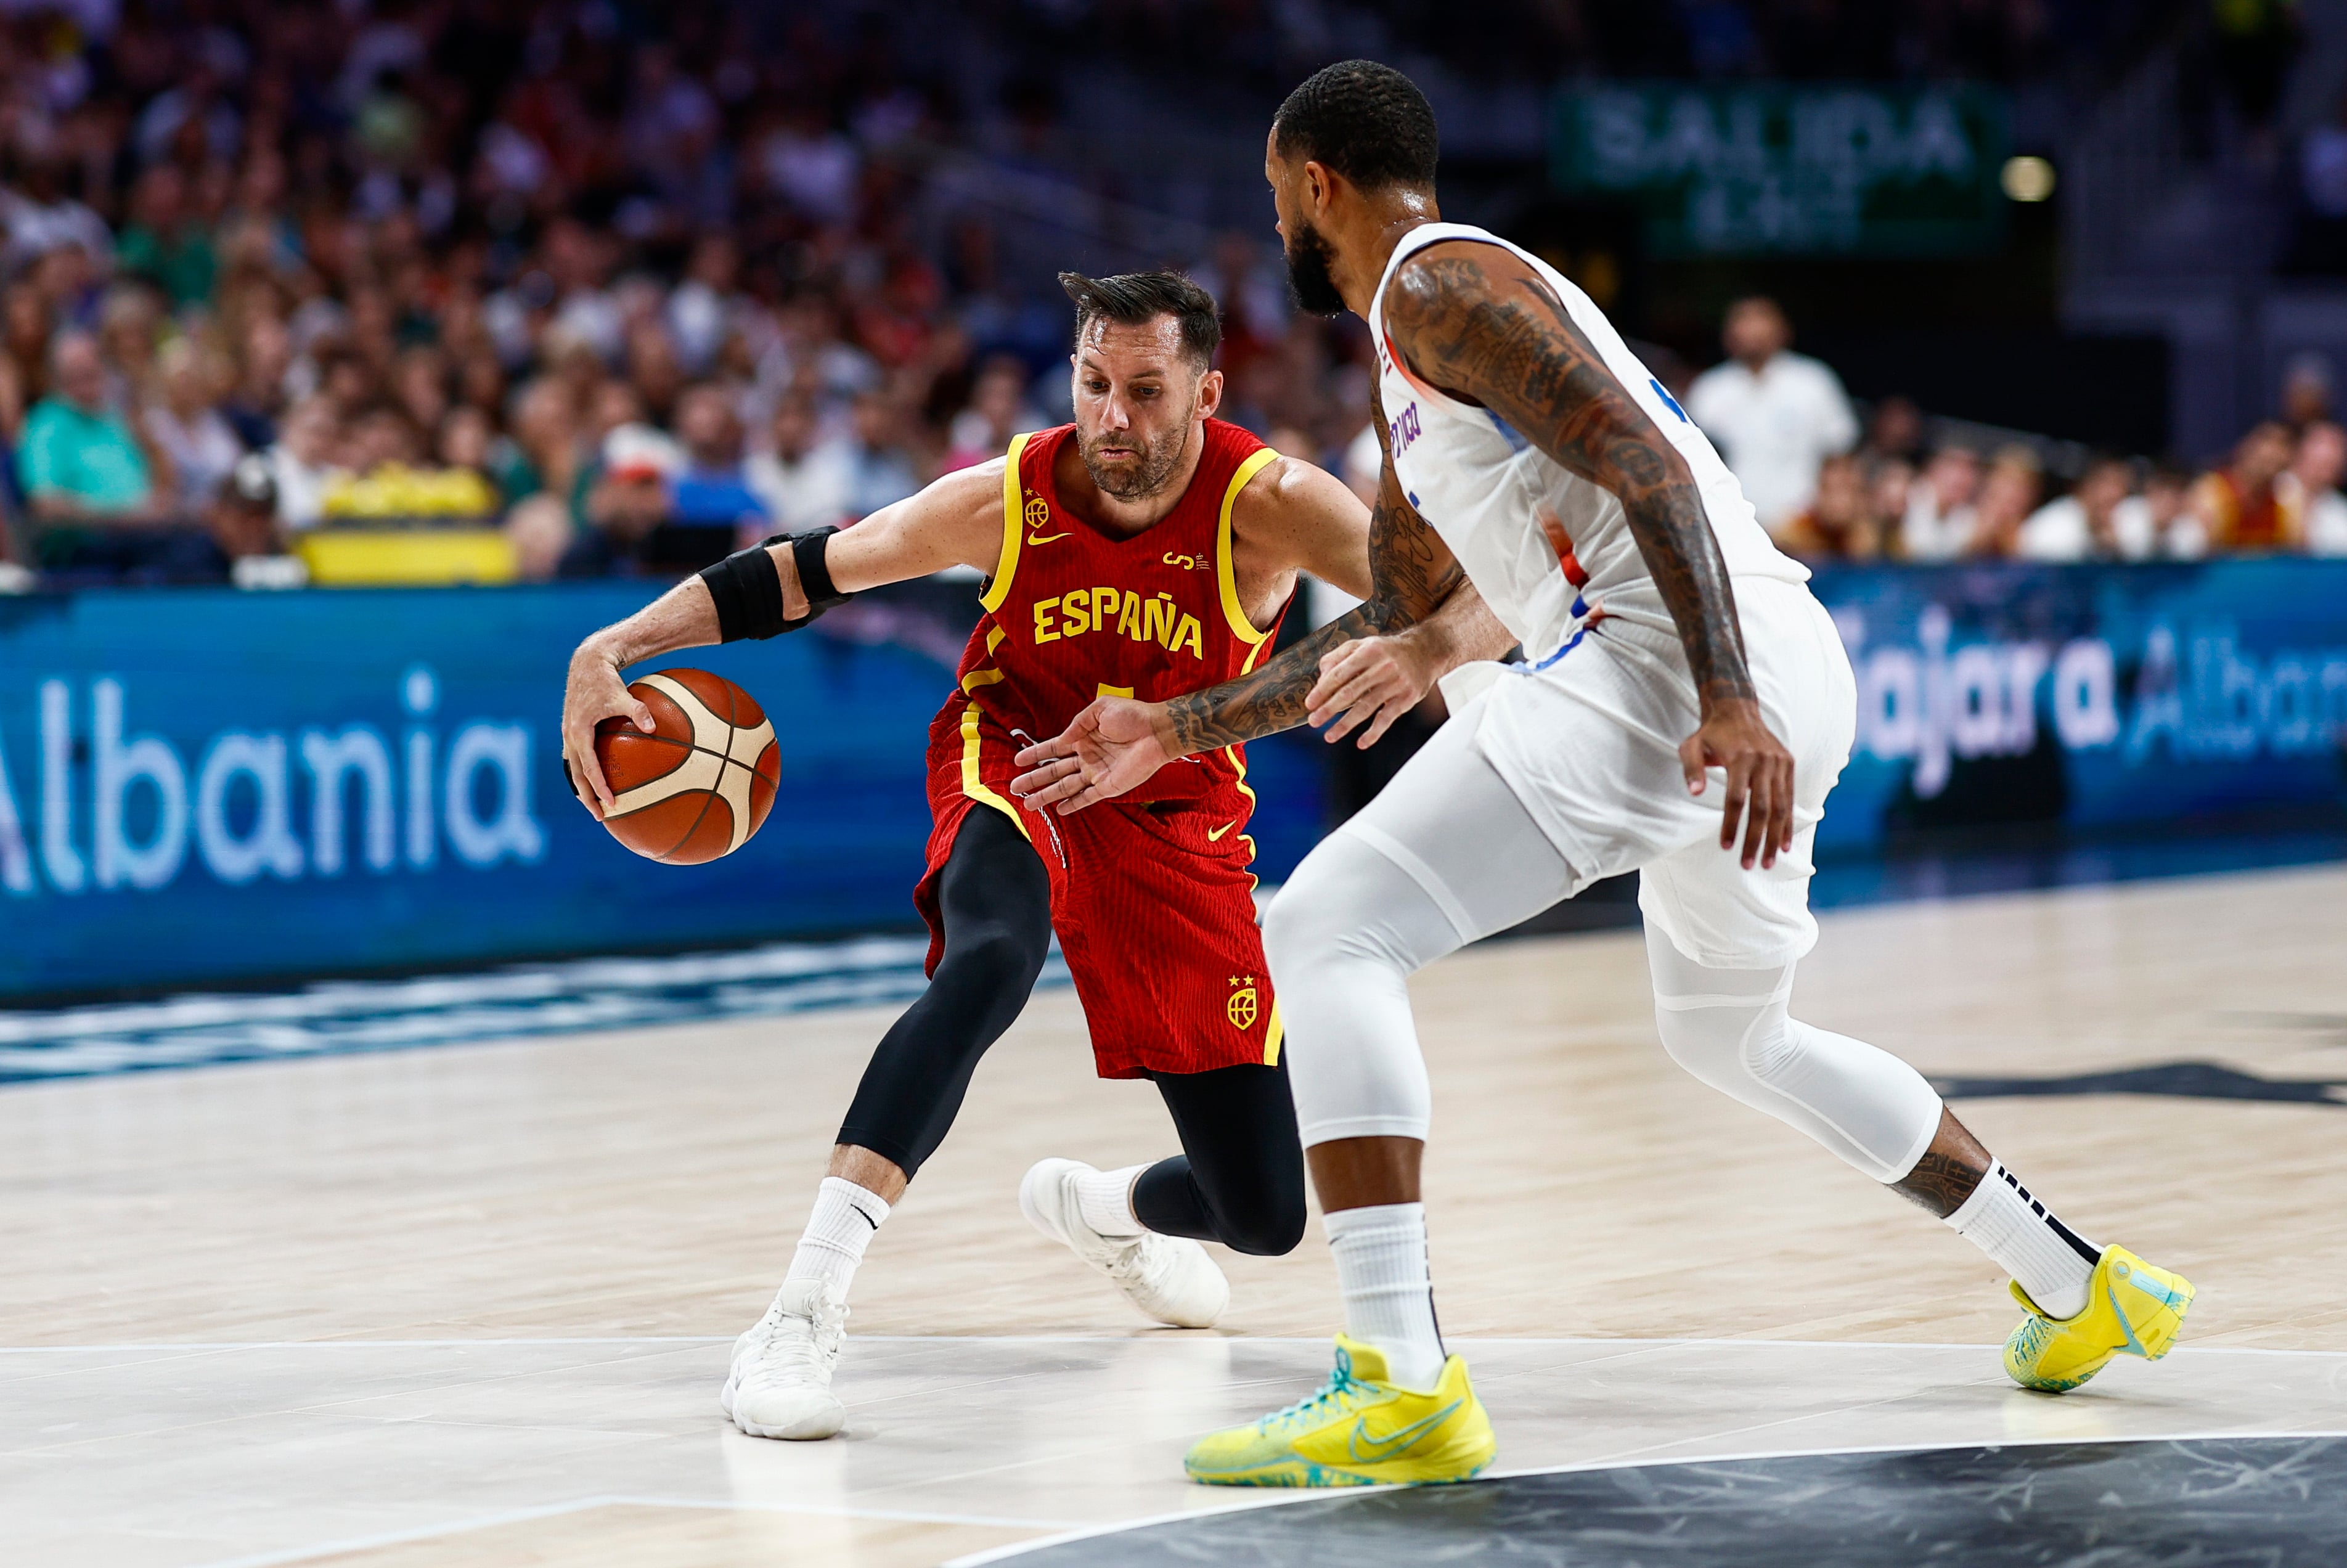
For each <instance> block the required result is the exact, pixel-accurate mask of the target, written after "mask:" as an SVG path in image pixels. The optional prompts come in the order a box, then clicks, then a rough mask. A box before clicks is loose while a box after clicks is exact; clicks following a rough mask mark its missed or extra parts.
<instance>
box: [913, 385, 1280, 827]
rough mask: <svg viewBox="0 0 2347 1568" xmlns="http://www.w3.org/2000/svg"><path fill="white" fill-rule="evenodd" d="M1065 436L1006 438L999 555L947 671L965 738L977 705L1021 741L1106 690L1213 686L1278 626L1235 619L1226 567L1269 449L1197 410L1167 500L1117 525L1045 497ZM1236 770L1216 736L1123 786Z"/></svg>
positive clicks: (1161, 788)
mask: <svg viewBox="0 0 2347 1568" xmlns="http://www.w3.org/2000/svg"><path fill="white" fill-rule="evenodd" d="M1074 436H1075V426H1073V425H1061V426H1060V427H1059V428H1058V429H1056V430H1045V431H1040V432H1038V433H1036V434H1034V435H1031V436H1020V437H1019V438H1018V439H1017V440H1015V441H1013V442H1012V443H1011V444H1010V461H1009V463H1008V465H1007V466H1005V468H1004V472H1003V485H1002V553H1001V555H1000V557H999V560H998V563H997V565H996V567H995V573H994V576H993V578H992V579H989V581H988V583H987V585H986V589H985V592H984V593H983V594H982V595H981V596H980V599H979V602H980V603H981V604H982V605H983V606H984V607H985V611H986V613H985V615H984V617H983V618H982V619H981V620H979V623H978V629H977V630H975V631H974V632H972V633H971V635H970V640H969V648H968V649H967V650H966V651H964V652H963V654H962V659H961V668H960V670H959V671H958V675H959V677H960V682H961V689H962V692H963V693H964V694H965V695H966V697H967V698H968V700H969V703H970V709H971V714H970V717H969V721H968V724H967V725H966V728H967V729H968V733H969V734H970V735H971V736H972V740H971V744H972V746H973V748H974V747H975V746H976V744H977V741H976V739H975V736H976V733H977V730H976V725H977V723H978V719H979V716H980V715H982V717H983V718H984V719H985V720H989V721H991V722H992V724H993V727H994V728H995V729H996V730H997V731H999V733H1002V734H1004V735H1007V736H1009V737H1010V738H1011V739H1013V740H1015V741H1017V742H1019V743H1020V744H1022V745H1023V744H1026V743H1028V742H1029V741H1030V739H1031V740H1046V739H1049V738H1050V737H1051V736H1053V735H1056V734H1058V733H1060V732H1061V731H1062V730H1064V729H1066V728H1067V726H1068V722H1069V721H1070V720H1071V719H1073V718H1074V717H1075V716H1076V714H1078V713H1079V712H1082V711H1083V709H1084V708H1085V706H1086V705H1087V704H1089V703H1090V702H1092V700H1093V699H1094V698H1096V697H1100V696H1102V695H1104V694H1107V693H1115V694H1117V695H1120V696H1126V697H1137V698H1139V699H1141V700H1142V701H1143V702H1165V701H1167V700H1169V699H1171V698H1174V697H1179V696H1181V695H1183V694H1184V693H1185V692H1196V691H1200V690H1202V689H1204V688H1205V687H1208V686H1214V685H1217V684H1220V683H1221V682H1225V681H1228V680H1231V679H1232V678H1234V677H1235V676H1238V675H1243V674H1245V672H1246V671H1250V670H1252V669H1254V668H1255V665H1256V664H1257V663H1258V662H1259V661H1261V660H1262V659H1263V657H1264V656H1265V655H1266V654H1267V653H1268V652H1269V651H1270V650H1271V644H1272V639H1273V637H1274V636H1275V635H1276V632H1277V631H1278V621H1277V620H1276V619H1275V620H1274V621H1273V624H1272V626H1271V628H1270V629H1269V630H1256V629H1255V625H1254V623H1253V622H1252V621H1250V620H1248V619H1247V614H1246V610H1245V607H1244V606H1243V605H1241V604H1240V603H1239V597H1238V589H1237V587H1236V585H1235V581H1234V579H1233V577H1232V570H1231V507H1232V506H1233V504H1234V503H1235V501H1236V500H1237V499H1238V494H1239V492H1240V491H1241V490H1243V489H1245V487H1246V484H1247V481H1248V480H1250V479H1252V478H1254V477H1255V475H1256V474H1258V473H1260V472H1261V471H1262V470H1263V468H1264V466H1266V464H1269V463H1270V462H1272V461H1273V460H1274V459H1275V458H1276V457H1277V456H1278V454H1277V453H1276V452H1274V451H1273V450H1272V449H1271V448H1270V447H1268V446H1265V445H1264V444H1263V443H1262V442H1260V441H1258V440H1256V439H1255V437H1254V436H1251V435H1249V434H1248V433H1247V432H1246V431H1245V430H1244V429H1242V428H1240V427H1239V426H1238V425H1227V424H1225V423H1224V422H1223V421H1221V420H1219V419H1210V420H1208V421H1206V424H1205V450H1204V453H1203V454H1202V455H1201V456H1200V457H1199V460H1198V469H1197V472H1196V473H1195V474H1194V475H1193V476H1192V477H1191V479H1190V485H1189V488H1188V489H1186V490H1185V491H1184V492H1183V495H1182V499H1181V500H1180V501H1179V502H1177V503H1176V504H1175V505H1174V507H1173V511H1172V512H1170V513H1168V514H1167V515H1166V516H1165V518H1163V519H1162V520H1161V521H1159V522H1158V523H1156V524H1155V525H1154V526H1153V527H1151V528H1144V529H1143V530H1142V531H1141V532H1140V533H1137V534H1133V535H1130V536H1119V535H1116V534H1112V533H1110V532H1107V531H1105V530H1103V529H1101V528H1094V527H1093V526H1092V524H1090V523H1088V522H1086V521H1084V520H1083V519H1082V518H1079V517H1076V516H1074V515H1073V514H1071V513H1070V512H1068V511H1066V510H1065V509H1063V508H1062V507H1061V505H1060V497H1059V489H1058V487H1057V486H1056V485H1055V484H1054V482H1053V480H1052V466H1053V464H1054V463H1055V462H1056V461H1057V460H1058V457H1059V455H1060V449H1061V446H1062V445H1063V444H1065V443H1066V442H1068V441H1071V440H1072V439H1074ZM1285 613H1286V611H1285V608H1284V607H1283V610H1282V614H1283V615H1284V614H1285ZM1245 775H1246V764H1245V756H1244V753H1242V751H1241V749H1240V748H1239V747H1236V746H1225V747H1223V748H1220V749H1219V750H1216V751H1213V752H1204V753H1199V754H1197V755H1195V756H1193V757H1187V758H1184V760H1183V761H1182V762H1179V763H1176V764H1173V765H1172V766H1169V767H1165V768H1162V769H1160V770H1159V771H1158V773H1157V775H1156V776H1155V777H1154V778H1153V779H1151V780H1150V781H1149V782H1148V783H1147V784H1143V785H1142V786H1141V787H1140V788H1139V789H1137V790H1135V791H1134V792H1133V794H1130V795H1127V796H1125V797H1123V798H1124V799H1126V800H1127V801H1128V802H1131V803H1133V804H1143V803H1147V802H1153V801H1188V800H1203V799H1204V798H1205V797H1207V796H1209V795H1212V794H1214V793H1216V792H1217V791H1218V790H1224V789H1230V788H1234V787H1236V788H1244V787H1245V786H1244V785H1243V784H1240V781H1241V780H1242V779H1244V778H1245ZM1013 815H1014V816H1015V815H1016V814H1015V813H1014V814H1013Z"/></svg>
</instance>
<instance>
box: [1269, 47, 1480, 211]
mask: <svg viewBox="0 0 2347 1568" xmlns="http://www.w3.org/2000/svg"><path fill="white" fill-rule="evenodd" d="M1271 128H1272V135H1273V136H1274V137H1275V138H1276V143H1275V145H1276V146H1277V148H1278V149H1279V155H1280V157H1282V158H1288V159H1310V160H1312V161H1313V162H1315V163H1322V164H1326V165H1327V167H1329V168H1330V169H1335V170H1336V171H1337V173H1339V174H1341V175H1343V176H1344V177H1345V178H1346V179H1349V180H1351V181H1352V182H1353V183H1354V184H1356V185H1358V186H1359V187H1360V188H1361V189H1362V190H1388V189H1390V188H1391V187H1394V186H1397V185H1399V186H1407V187H1409V189H1411V190H1433V189H1434V164H1435V159H1436V158H1437V156H1438V155H1439V154H1440V142H1439V140H1438V138H1437V137H1436V135H1435V130H1434V106H1433V105H1432V104H1430V103H1428V102H1427V101H1426V95H1425V94H1424V93H1422V92H1419V90H1418V84H1417V83H1416V82H1413V81H1411V80H1410V79H1409V77H1405V76H1403V75H1402V74H1401V73H1400V72H1399V71H1397V70H1395V69H1394V68H1393V67H1391V66H1381V65H1379V64H1378V63H1377V62H1376V61H1375V60H1344V61H1341V62H1339V63H1338V64H1337V65H1333V66H1330V67H1327V68H1326V69H1324V70H1320V71H1316V72H1314V73H1313V74H1312V76H1311V77H1308V78H1307V79H1306V81H1305V83H1304V85H1303V86H1302V87H1297V88H1296V90H1295V91H1294V92H1292V93H1290V94H1288V95H1287V101H1286V103H1284V104H1281V105H1280V106H1279V113H1278V114H1276V115H1275V116H1273V117H1272V121H1271Z"/></svg>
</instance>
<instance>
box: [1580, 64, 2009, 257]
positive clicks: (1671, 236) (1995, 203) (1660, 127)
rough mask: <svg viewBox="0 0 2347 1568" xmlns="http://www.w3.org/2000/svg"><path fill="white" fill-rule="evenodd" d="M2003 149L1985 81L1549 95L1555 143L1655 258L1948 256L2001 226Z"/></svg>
mask: <svg viewBox="0 0 2347 1568" xmlns="http://www.w3.org/2000/svg"><path fill="white" fill-rule="evenodd" d="M2005 146H2006V138H2005V97H2004V94H2003V93H2002V92H1999V91H1997V90H1995V89H1994V88H1990V87H1973V86H1966V85H1942V86H1932V87H1867V86H1852V87H1835V86H1804V87H1785V86H1773V87H1771V86H1759V87H1699V86H1693V85H1689V84H1685V83H1609V84H1605V85H1602V86H1576V87H1565V88H1563V89H1560V90H1559V92H1558V93H1557V95H1556V98H1555V101H1554V105H1553V110H1552V118H1551V124H1550V139H1549V154H1550V174H1551V178H1552V179H1553V181H1554V182H1555V184H1556V185H1557V187H1558V188H1559V189H1560V190H1566V191H1570V192H1573V193H1576V194H1583V195H1591V194H1594V195H1611V196H1622V197H1629V198H1632V199H1634V200H1636V201H1637V202H1638V203H1639V205H1640V206H1641V207H1642V208H1643V209H1644V210H1645V214H1646V241H1647V244H1648V246H1649V247H1650V248H1651V249H1652V250H1653V251H1654V252H1655V254H1657V255H1663V256H1691V255H1751V254H1765V253H1777V254H1791V255H1829V254H1844V255H1851V254H1854V255H1875V256H1944V255H1956V254H1963V253H1965V252H1977V251H1985V250H1989V249H1992V248H1993V247H1994V246H1995V245H1996V244H1997V243H1998V241H2000V240H2001V239H2002V238H2003V237H2004V194H2003V192H2002V191H2001V190H1999V188H1998V176H1999V172H2000V170H2001V169H2002V167H2003V165H2004V158H2005Z"/></svg>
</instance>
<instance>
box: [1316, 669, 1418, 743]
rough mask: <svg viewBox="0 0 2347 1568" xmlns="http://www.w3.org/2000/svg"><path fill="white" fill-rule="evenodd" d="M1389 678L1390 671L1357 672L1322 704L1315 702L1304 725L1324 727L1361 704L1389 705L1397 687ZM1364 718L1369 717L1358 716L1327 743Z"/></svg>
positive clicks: (1332, 735)
mask: <svg viewBox="0 0 2347 1568" xmlns="http://www.w3.org/2000/svg"><path fill="white" fill-rule="evenodd" d="M1390 674H1391V671H1387V670H1385V669H1382V668H1377V669H1369V670H1363V671H1358V672H1357V673H1355V674H1354V675H1353V676H1352V677H1351V678H1350V679H1348V680H1347V681H1346V682H1345V683H1344V684H1343V685H1341V686H1338V687H1337V688H1336V689H1335V690H1334V691H1332V692H1329V693H1328V695H1327V699H1326V700H1325V701H1322V702H1314V703H1313V704H1312V707H1311V709H1310V711H1309V712H1307V713H1306V714H1305V718H1306V720H1307V722H1308V723H1312V724H1314V725H1320V724H1325V723H1327V722H1328V721H1329V720H1331V719H1334V718H1337V716H1338V715H1340V714H1345V713H1348V712H1351V711H1352V710H1355V709H1358V708H1360V707H1362V706H1363V705H1364V704H1367V705H1368V706H1371V707H1374V706H1376V705H1377V704H1378V703H1379V702H1387V701H1389V699H1390V697H1391V695H1392V692H1391V688H1392V687H1394V686H1395V685H1397V684H1398V683H1399V682H1395V681H1393V680H1391V679H1390V678H1389V676H1390ZM1366 717H1368V715H1367V714H1361V715H1360V716H1359V717H1356V718H1354V719H1353V722H1352V723H1349V724H1346V725H1345V726H1344V727H1343V729H1340V730H1338V731H1337V732H1336V733H1335V734H1331V735H1330V736H1329V737H1328V739H1330V740H1332V741H1333V740H1335V739H1336V738H1337V735H1339V734H1342V733H1344V732H1345V730H1349V729H1351V728H1352V727H1353V724H1358V723H1360V722H1361V719H1362V718H1366Z"/></svg>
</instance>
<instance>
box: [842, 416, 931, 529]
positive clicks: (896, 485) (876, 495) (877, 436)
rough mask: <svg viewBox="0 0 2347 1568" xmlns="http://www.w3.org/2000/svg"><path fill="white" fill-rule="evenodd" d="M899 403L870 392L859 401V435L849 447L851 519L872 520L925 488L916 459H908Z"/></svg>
mask: <svg viewBox="0 0 2347 1568" xmlns="http://www.w3.org/2000/svg"><path fill="white" fill-rule="evenodd" d="M900 424H901V416H900V415H899V414H898V412H897V403H896V400H895V399H893V398H891V397H890V396H889V395H887V393H883V392H867V393H865V394H863V395H860V396H858V397H857V398H856V410H855V425H854V428H855V435H854V436H853V437H852V439H851V440H850V442H849V444H848V449H847V463H848V478H847V515H848V516H849V517H851V518H868V517H870V516H871V515H872V514H873V513H875V512H876V511H878V510H879V509H880V508H881V507H888V506H894V505H895V504H896V503H897V502H898V501H901V500H903V499H904V498H905V497H907V496H909V495H911V494H913V493H914V492H915V491H916V490H918V489H919V488H920V487H921V480H920V476H919V475H917V474H916V473H915V472H914V471H913V463H912V459H911V458H909V457H907V456H906V455H905V445H904V439H903V436H902V435H901V434H900V431H899V425H900Z"/></svg>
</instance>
